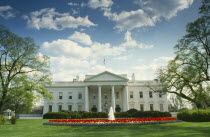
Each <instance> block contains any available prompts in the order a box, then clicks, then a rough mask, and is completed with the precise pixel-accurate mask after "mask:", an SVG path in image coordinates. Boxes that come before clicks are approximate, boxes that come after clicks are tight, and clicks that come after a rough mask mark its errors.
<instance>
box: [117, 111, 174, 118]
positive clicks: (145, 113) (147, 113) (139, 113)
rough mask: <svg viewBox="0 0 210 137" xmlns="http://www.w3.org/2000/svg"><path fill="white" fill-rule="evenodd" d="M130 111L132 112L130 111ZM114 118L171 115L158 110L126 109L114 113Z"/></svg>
mask: <svg viewBox="0 0 210 137" xmlns="http://www.w3.org/2000/svg"><path fill="white" fill-rule="evenodd" d="M131 112H132V113H131ZM115 117H116V118H152V117H171V114H170V113H169V112H160V111H138V110H137V111H135V112H134V111H133V110H132V111H127V112H121V113H115Z"/></svg>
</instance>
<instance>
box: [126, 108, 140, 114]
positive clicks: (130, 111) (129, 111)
mask: <svg viewBox="0 0 210 137" xmlns="http://www.w3.org/2000/svg"><path fill="white" fill-rule="evenodd" d="M127 112H128V114H133V113H136V112H138V110H137V109H134V108H132V109H129V110H128V111H127Z"/></svg>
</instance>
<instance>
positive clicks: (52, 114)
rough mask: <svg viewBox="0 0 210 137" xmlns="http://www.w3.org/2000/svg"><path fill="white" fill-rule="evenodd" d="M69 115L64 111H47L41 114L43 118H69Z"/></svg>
mask: <svg viewBox="0 0 210 137" xmlns="http://www.w3.org/2000/svg"><path fill="white" fill-rule="evenodd" d="M69 118H70V115H69V114H68V113H66V112H48V113H46V114H44V115H43V119H69Z"/></svg>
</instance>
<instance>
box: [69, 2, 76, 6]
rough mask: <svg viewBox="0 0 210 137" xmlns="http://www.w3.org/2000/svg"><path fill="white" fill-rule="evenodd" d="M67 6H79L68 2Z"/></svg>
mask: <svg viewBox="0 0 210 137" xmlns="http://www.w3.org/2000/svg"><path fill="white" fill-rule="evenodd" d="M68 5H69V6H79V4H78V3H72V2H69V3H68Z"/></svg>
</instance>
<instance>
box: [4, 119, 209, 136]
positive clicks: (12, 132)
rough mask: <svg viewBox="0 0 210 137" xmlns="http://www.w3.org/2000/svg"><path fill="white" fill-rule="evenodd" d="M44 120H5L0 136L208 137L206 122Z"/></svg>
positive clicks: (207, 123)
mask: <svg viewBox="0 0 210 137" xmlns="http://www.w3.org/2000/svg"><path fill="white" fill-rule="evenodd" d="M47 121H48V120H45V119H39V120H18V121H17V124H16V125H11V124H10V123H9V122H8V121H7V122H6V124H5V125H0V137H76V136H78V137H82V136H84V137H87V136H90V137H104V136H105V137H118V136H119V137H140V136H141V137H145V136H148V137H152V136H153V137H158V136H167V137H177V136H180V137H186V136H190V137H209V136H210V122H179V123H171V124H160V125H138V126H107V127H105V126H100V127H96V126H92V127H90V126H88V127H87V126H81V127H72V126H48V125H42V123H44V122H47Z"/></svg>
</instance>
